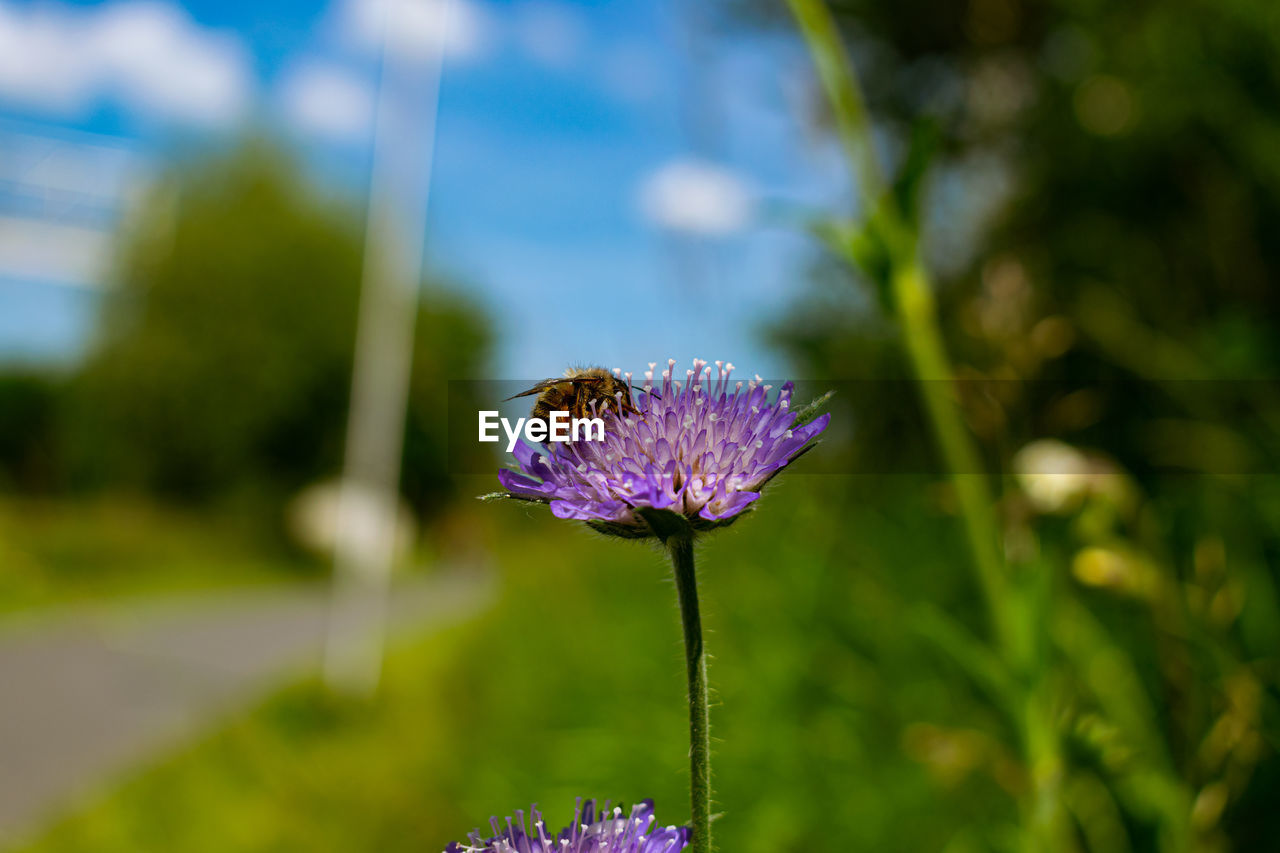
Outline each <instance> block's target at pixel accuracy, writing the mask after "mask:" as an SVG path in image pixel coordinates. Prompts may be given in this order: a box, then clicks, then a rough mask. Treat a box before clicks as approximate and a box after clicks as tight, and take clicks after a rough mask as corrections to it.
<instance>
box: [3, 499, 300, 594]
mask: <svg viewBox="0 0 1280 853" xmlns="http://www.w3.org/2000/svg"><path fill="white" fill-rule="evenodd" d="M322 569H323V563H321V562H319V561H317V560H314V559H309V558H306V557H303V556H301V555H298V554H293V553H290V552H289V551H288V549H287V548H285V547H284V545H283V544H282V545H280V546H279V547H275V548H264V546H263V537H262V536H261V535H260V531H258V530H255V529H250V528H249V527H248V526H247V524H246V523H245V522H244V521H241V520H237V519H236V518H235V517H233V516H230V515H221V516H220V515H215V514H210V513H195V512H192V511H184V510H181V509H175V508H166V507H160V506H157V505H156V504H155V503H154V502H147V501H142V500H135V499H128V498H120V497H113V498H110V499H107V498H103V499H98V500H78V501H52V500H50V501H41V500H34V499H16V498H3V499H0V613H3V612H6V611H8V612H12V611H15V610H25V609H30V608H39V607H44V606H49V605H52V604H63V603H71V602H76V601H89V600H97V599H101V598H104V597H116V596H124V595H134V594H149V593H155V592H181V591H197V590H201V589H208V588H212V587H219V586H228V585H242V584H253V583H268V582H272V581H280V580H282V579H290V578H298V577H307V576H312V577H314V576H316V574H317V573H318V572H319V571H320V570H322Z"/></svg>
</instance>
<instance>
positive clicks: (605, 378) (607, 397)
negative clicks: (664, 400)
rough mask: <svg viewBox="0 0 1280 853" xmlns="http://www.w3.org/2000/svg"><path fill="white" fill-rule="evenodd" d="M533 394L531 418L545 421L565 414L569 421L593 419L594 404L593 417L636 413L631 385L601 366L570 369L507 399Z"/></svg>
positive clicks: (637, 412) (637, 411) (638, 412)
mask: <svg viewBox="0 0 1280 853" xmlns="http://www.w3.org/2000/svg"><path fill="white" fill-rule="evenodd" d="M533 394H537V395H538V401H537V402H536V403H534V404H533V413H532V417H534V418H535V419H538V420H544V421H545V420H548V419H549V418H550V415H551V413H552V412H568V413H569V417H571V418H590V417H593V414H592V412H591V404H592V403H595V415H594V416H601V415H603V414H604V413H605V411H606V410H609V411H617V410H618V409H619V408H621V413H622V414H625V413H628V412H631V413H635V414H637V415H638V414H640V411H639V410H638V409H637V408H636V407H635V405H634V404H632V402H631V386H630V385H628V384H627V383H626V381H624V380H622V379H619V378H618V377H616V376H614V375H613V374H612V373H610V372H609V371H608V370H606V369H605V368H603V367H571V368H569V369H568V370H566V371H565V372H564V376H562V377H560V378H559V379H544V380H542V381H541V382H539V383H538V384H537V385H534V386H533V387H532V388H530V389H529V390H528V391H521V392H520V393H519V394H515V395H513V396H511V397H508V398H507V400H514V399H516V398H517V397H528V396H530V395H533ZM619 394H620V395H621V397H619V396H618V395H619ZM503 402H504V403H505V402H506V400H504V401H503ZM619 403H621V405H620V406H619Z"/></svg>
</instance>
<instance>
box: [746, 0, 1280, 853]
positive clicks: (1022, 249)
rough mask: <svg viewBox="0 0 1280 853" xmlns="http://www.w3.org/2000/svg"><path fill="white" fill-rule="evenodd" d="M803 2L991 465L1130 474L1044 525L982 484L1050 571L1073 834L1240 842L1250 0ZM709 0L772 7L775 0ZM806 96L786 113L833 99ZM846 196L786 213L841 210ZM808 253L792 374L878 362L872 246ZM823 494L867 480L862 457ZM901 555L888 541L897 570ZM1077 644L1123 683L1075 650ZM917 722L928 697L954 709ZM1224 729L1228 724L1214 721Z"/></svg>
mask: <svg viewBox="0 0 1280 853" xmlns="http://www.w3.org/2000/svg"><path fill="white" fill-rule="evenodd" d="M830 5H831V7H832V10H833V12H834V13H835V15H836V17H837V19H838V21H839V23H840V26H841V28H842V33H843V35H844V37H845V39H846V42H847V43H848V45H849V47H850V49H851V52H852V55H853V57H854V61H855V64H856V65H857V69H858V72H859V77H860V80H861V83H862V86H863V88H864V89H865V94H866V100H867V103H868V105H869V111H870V113H871V115H872V116H873V119H874V121H875V124H876V130H877V133H878V135H879V137H880V138H879V140H878V141H880V142H882V143H883V145H882V148H883V151H884V153H886V154H887V158H886V159H887V162H888V163H889V164H890V166H891V169H892V171H893V172H894V174H893V175H891V176H890V177H891V180H892V184H893V188H894V190H896V191H897V194H898V195H899V196H902V195H903V190H904V189H906V190H908V191H913V190H915V189H916V188H920V189H921V192H922V195H921V198H922V201H921V202H920V203H919V204H910V203H904V201H907V202H909V200H905V199H902V198H899V199H898V204H899V206H901V207H903V208H904V209H905V210H906V213H907V214H908V215H915V216H917V217H918V219H919V226H920V231H921V234H922V238H923V253H924V255H925V257H926V258H927V260H928V262H929V266H930V267H931V269H932V271H933V272H934V273H935V279H936V281H937V282H938V283H939V285H940V288H939V293H938V294H937V299H938V305H939V317H940V320H941V323H942V326H943V334H944V336H945V338H946V339H947V348H948V349H949V350H950V351H951V352H952V353H953V354H955V355H956V356H957V359H956V360H957V362H958V363H959V366H958V369H957V371H956V372H957V375H958V376H959V377H961V378H972V379H977V380H982V382H981V383H974V384H970V385H968V386H957V390H958V392H959V394H960V397H961V402H962V404H963V406H964V410H965V415H966V417H967V419H968V424H969V426H970V428H971V429H972V431H973V432H974V434H975V435H976V436H977V437H978V438H979V439H980V440H981V442H982V446H983V449H984V452H985V453H986V454H987V457H988V459H989V461H990V462H991V463H992V469H991V470H992V471H1003V472H1008V471H1009V470H1010V469H1011V468H1012V467H1014V466H1012V465H1011V464H1010V463H1011V462H1012V461H1013V459H1014V457H1015V453H1016V452H1017V451H1018V450H1019V448H1023V447H1026V446H1027V445H1028V442H1030V441H1032V440H1033V439H1038V438H1047V437H1055V438H1060V439H1065V440H1066V442H1068V443H1069V444H1070V445H1085V446H1088V447H1089V448H1093V449H1097V450H1101V451H1103V454H1102V455H1101V456H1100V457H1097V458H1093V457H1083V456H1081V457H1071V456H1070V455H1069V454H1071V453H1075V452H1076V451H1075V450H1074V449H1072V448H1071V447H1069V446H1068V445H1066V444H1061V443H1050V444H1047V445H1042V446H1041V448H1042V449H1044V448H1045V447H1052V448H1056V449H1057V450H1056V451H1055V452H1063V453H1064V454H1065V458H1071V459H1076V460H1084V461H1086V462H1087V464H1090V465H1100V466H1102V468H1103V469H1105V470H1115V471H1120V470H1123V471H1127V472H1130V473H1132V474H1133V475H1134V483H1135V487H1136V493H1137V494H1140V495H1142V497H1141V498H1140V499H1138V503H1136V504H1135V506H1137V507H1139V508H1138V509H1132V508H1131V509H1129V510H1126V511H1123V512H1120V511H1117V510H1115V508H1114V507H1111V508H1108V509H1105V510H1102V509H1100V507H1103V506H1106V505H1107V501H1106V500H1103V499H1102V498H1101V497H1099V496H1094V497H1093V498H1091V499H1090V501H1091V503H1089V504H1088V506H1087V508H1086V509H1083V510H1080V509H1070V508H1067V509H1063V510H1061V511H1058V510H1054V511H1052V512H1050V513H1049V514H1050V515H1052V514H1053V513H1054V512H1060V514H1061V515H1062V516H1064V517H1067V518H1070V519H1071V523H1070V524H1069V525H1063V524H1061V523H1055V522H1054V520H1053V519H1052V518H1047V517H1038V514H1039V513H1043V512H1044V510H1043V508H1041V509H1036V508H1035V507H1034V506H1033V505H1034V504H1035V501H1034V500H1033V499H1031V491H1028V489H1029V486H1028V484H1026V483H1024V484H1022V487H1021V488H1019V486H1018V485H1015V484H1014V483H1012V482H1011V481H1010V479H1009V478H1006V479H1005V480H1004V481H1003V482H1002V486H1003V493H1002V496H1001V501H1000V509H1001V514H1002V522H1003V524H1004V526H1005V531H1004V534H1005V536H1004V543H1003V544H1004V546H1005V550H1006V559H1007V561H1008V562H1009V563H1010V566H1011V567H1012V569H1013V570H1014V571H1020V572H1022V573H1023V574H1024V575H1025V576H1026V577H1032V576H1036V575H1037V574H1038V573H1041V572H1048V571H1053V572H1054V574H1053V575H1052V580H1051V581H1050V583H1051V584H1052V596H1051V597H1050V598H1049V600H1050V601H1051V602H1052V607H1053V616H1052V620H1053V624H1054V627H1053V628H1052V629H1051V630H1050V631H1048V632H1047V634H1046V637H1047V641H1048V642H1049V643H1051V644H1052V647H1053V653H1052V655H1048V654H1047V655H1046V657H1045V658H1044V659H1043V665H1044V667H1045V669H1046V671H1050V670H1051V671H1052V672H1053V673H1054V675H1053V678H1055V679H1059V680H1058V681H1056V682H1055V684H1057V685H1058V690H1059V692H1058V693H1057V694H1056V695H1057V696H1058V698H1059V703H1060V709H1061V710H1060V713H1061V715H1062V716H1061V719H1062V720H1063V721H1064V722H1063V724H1062V725H1063V739H1064V747H1065V749H1066V750H1067V753H1068V755H1069V762H1068V764H1067V769H1068V771H1069V775H1068V776H1067V778H1066V781H1065V788H1064V793H1063V801H1064V802H1065V803H1066V806H1067V808H1068V809H1069V810H1070V811H1071V812H1072V818H1073V820H1074V833H1075V835H1074V836H1073V838H1072V843H1074V844H1076V846H1077V847H1078V848H1079V849H1099V850H1101V849H1117V850H1121V849H1134V850H1149V849H1159V850H1225V849H1234V848H1238V849H1254V848H1255V847H1257V846H1259V845H1263V844H1264V843H1265V841H1264V840H1265V839H1267V838H1274V837H1275V832H1276V830H1275V820H1274V811H1273V810H1271V809H1270V807H1269V806H1268V805H1267V803H1268V802H1269V800H1270V799H1272V798H1273V794H1274V791H1273V787H1274V786H1273V782H1274V779H1275V778H1276V774H1277V772H1280V771H1278V770H1277V765H1278V763H1280V762H1278V761H1277V757H1276V754H1275V751H1274V748H1273V747H1274V744H1275V743H1276V742H1277V728H1276V720H1277V713H1278V712H1277V707H1280V704H1278V703H1277V699H1278V698H1280V678H1277V676H1276V672H1277V669H1276V651H1275V649H1276V645H1275V641H1276V632H1275V630H1273V629H1272V628H1268V627H1266V626H1268V625H1270V626H1274V625H1275V624H1277V622H1278V621H1280V611H1278V610H1277V589H1280V571H1278V569H1277V567H1278V566H1280V560H1277V555H1278V554H1280V512H1277V511H1276V509H1275V507H1276V506H1278V505H1280V503H1278V501H1277V496H1278V495H1280V478H1277V477H1276V476H1275V472H1276V470H1277V469H1276V467H1275V465H1276V461H1277V459H1278V458H1280V394H1277V391H1276V387H1275V385H1274V382H1273V381H1270V377H1272V376H1273V375H1274V373H1275V371H1276V368H1277V365H1278V363H1280V345H1278V344H1277V340H1280V338H1278V336H1277V334H1276V330H1277V316H1280V314H1278V313H1277V309H1280V291H1278V290H1277V289H1276V288H1275V286H1274V282H1275V281H1276V279H1277V277H1278V274H1280V243H1277V241H1276V240H1275V239H1274V238H1273V236H1272V235H1274V234H1275V233H1276V232H1277V229H1280V181H1278V180H1277V175H1280V6H1277V5H1276V4H1275V3H1269V2H1265V0H1227V2H1222V3H1214V4H1208V3H1202V2H1194V0H1186V2H1169V3H1130V4H1105V3H1096V2H1088V0H1056V2H1055V1H1054V0H1047V1H1046V2H1028V0H970V2H967V3H960V4H956V3H945V2H937V0H906V2H901V3H896V4H878V3H874V2H871V1H870V0H832V2H831V3H830ZM729 6H730V7H731V8H733V9H734V10H736V11H737V12H739V13H743V12H745V13H746V14H747V15H748V16H752V17H755V18H757V19H770V20H773V21H774V22H775V23H777V24H778V25H781V26H785V27H787V28H790V27H791V26H792V25H793V24H792V22H791V21H790V20H789V19H788V18H786V17H785V12H784V10H783V8H782V4H763V3H757V2H754V0H744V1H743V2H730V4H729ZM812 102H813V104H814V105H815V109H814V111H813V114H812V118H813V120H814V122H815V123H816V124H818V125H832V124H834V120H833V118H832V117H831V116H830V115H829V114H828V113H827V112H826V110H825V107H823V106H817V105H818V104H821V103H823V101H822V99H821V98H820V97H819V96H818V93H816V92H815V95H814V97H813V98H812ZM922 129H926V130H927V131H928V132H926V133H921V130H922ZM921 140H924V141H925V142H926V143H927V144H926V145H924V146H923V147H922V146H921V145H920V144H919V143H920V142H921ZM865 213H866V212H865V211H859V215H858V216H853V217H852V220H851V221H839V222H823V223H821V226H820V227H819V228H818V229H817V230H818V231H819V233H820V234H821V235H823V236H827V237H830V236H831V233H832V232H833V231H838V230H839V229H845V230H844V231H841V232H840V233H842V234H845V235H851V236H853V237H856V236H857V235H858V234H859V233H866V230H863V231H861V232H860V229H861V228H863V225H864V223H865V220H864V219H861V218H860V217H861V216H863V215H865ZM851 214H852V211H851ZM867 230H869V229H867ZM843 248H844V250H845V251H846V253H847V254H854V253H853V252H851V251H849V250H850V249H851V248H856V247H852V246H851V244H850V243H846V244H845V245H844V247H843ZM815 270H816V274H815V275H814V276H812V280H811V283H810V286H809V289H808V290H807V291H806V292H805V293H804V294H802V295H799V296H798V298H797V300H796V302H795V307H794V310H793V312H792V314H791V316H790V317H789V318H787V320H785V321H784V322H783V323H782V324H780V325H779V326H778V327H777V328H775V329H774V338H775V341H777V342H778V343H780V344H781V345H782V347H783V348H784V349H785V350H787V351H788V352H789V353H790V354H791V355H792V357H793V358H794V359H795V360H796V361H797V362H798V364H799V365H800V368H801V370H802V371H804V372H805V373H806V374H807V375H809V376H813V377H823V376H830V377H834V378H869V379H876V380H881V379H883V378H884V377H886V376H889V377H899V376H903V375H904V374H905V371H904V369H903V360H902V355H901V353H902V341H901V340H899V334H900V333H899V330H898V329H897V328H896V327H895V326H894V325H893V323H892V322H891V321H890V320H889V318H887V317H886V316H885V315H884V313H883V312H881V311H879V310H877V297H878V296H880V293H878V291H877V286H879V285H882V282H879V281H877V280H875V279H876V277H875V275H874V265H863V267H862V269H861V270H860V271H857V272H855V271H854V270H853V267H852V266H847V265H844V264H835V263H833V261H832V259H831V258H829V257H824V258H823V259H821V260H819V261H817V262H816V264H815ZM851 284H853V285H856V287H851V286H850V285H851ZM1241 380H1252V381H1241ZM904 386H905V383H904ZM888 387H890V389H891V390H894V391H895V392H894V393H890V394H884V393H882V392H883V391H884V390H885V388H886V386H885V385H884V384H883V383H879V382H872V383H865V384H864V385H862V386H857V385H855V386H853V387H852V388H850V389H849V390H851V391H852V392H853V393H846V394H843V395H842V396H843V397H844V403H843V405H844V406H845V407H846V408H845V413H846V417H847V418H848V420H850V421H851V422H853V423H855V425H856V426H855V431H856V432H857V433H858V440H857V441H855V442H851V443H849V446H848V449H847V450H844V452H845V453H847V454H848V455H849V456H850V457H851V458H849V459H847V460H845V461H847V462H848V463H849V464H851V465H852V466H854V468H855V470H884V468H885V466H890V467H891V468H892V466H894V465H895V464H897V465H899V466H900V468H899V470H919V463H918V462H916V463H912V460H918V459H920V458H921V457H926V458H927V456H928V454H929V452H930V450H929V449H930V444H931V440H930V438H929V436H928V435H927V434H926V433H924V431H923V430H915V431H908V430H899V429H898V427H899V425H901V424H904V423H910V422H911V421H912V420H913V419H914V420H919V419H920V412H919V409H918V406H917V404H916V401H915V398H914V395H913V394H911V393H909V392H908V391H907V390H906V388H905V387H902V388H898V389H893V386H888ZM860 388H861V390H860ZM899 392H900V393H899ZM895 460H897V461H896V462H895ZM1100 460H1105V461H1100ZM1117 462H1118V466H1117V467H1116V468H1114V469H1110V468H1108V467H1107V466H1111V465H1116V463H1117ZM833 464H839V463H833ZM912 464H915V465H916V466H917V467H914V468H913V467H910V466H911V465H912ZM1081 464H1083V463H1081ZM1171 469H1172V470H1173V471H1176V472H1180V473H1178V474H1177V475H1174V476H1170V474H1169V473H1168V472H1169V471H1170V470H1171ZM1186 471H1192V472H1197V473H1199V474H1201V475H1205V476H1201V477H1187V476H1186V475H1185V473H1182V472H1186ZM1242 473H1248V474H1252V475H1255V476H1249V477H1238V476H1235V475H1239V474H1242ZM1043 474H1044V471H1039V472H1036V471H1032V472H1029V479H1030V481H1031V482H1032V483H1034V482H1035V478H1036V477H1037V476H1040V475H1043ZM1258 475H1262V476H1258ZM1108 476H1110V475H1108ZM1050 480H1052V478H1050ZM1100 482H1115V481H1113V480H1110V479H1107V478H1106V477H1104V478H1103V480H1101V481H1100ZM1041 485H1043V482H1042V483H1041ZM851 492H852V496H851V497H850V498H849V500H850V501H852V502H854V503H857V502H858V501H859V500H862V501H865V500H867V498H866V497H861V498H860V497H859V494H862V495H865V494H868V492H867V490H866V482H865V481H864V480H861V479H859V480H858V481H855V482H854V483H853V486H852V489H851ZM870 494H873V495H874V497H873V498H872V500H878V499H879V497H880V494H881V492H880V491H878V490H877V491H872V492H870ZM942 505H943V506H944V507H945V506H946V501H945V500H944V501H942ZM1226 554H1230V555H1232V556H1231V557H1230V558H1229V559H1228V558H1226V557H1225V556H1224V555H1226ZM931 582H932V580H931V579H930V578H926V577H924V576H922V575H920V574H919V573H916V572H914V571H912V570H911V569H910V568H908V567H903V570H902V579H901V581H900V583H901V584H902V586H903V588H904V589H910V590H912V591H917V590H921V589H931V587H930V584H931ZM1206 583H1208V584H1209V587H1211V588H1212V591H1209V590H1208V589H1207V588H1206V587H1205V586H1204V585H1205V584H1206ZM1126 584H1132V585H1135V588H1138V589H1141V590H1143V592H1141V594H1138V595H1135V593H1134V591H1133V589H1129V591H1128V592H1126V591H1125V585H1126ZM1144 585H1146V586H1144ZM1228 589H1234V590H1235V592H1223V590H1228ZM917 594H918V595H919V593H917ZM1126 596H1128V598H1127V599H1126ZM1142 596H1146V597H1147V600H1146V601H1145V602H1144V606H1143V607H1135V606H1134V598H1142ZM939 598H940V599H941V600H942V603H943V604H944V605H945V606H946V607H947V608H948V609H950V610H955V611H959V612H961V613H965V612H966V611H967V608H966V607H965V606H963V605H964V602H963V600H962V599H961V600H960V601H959V602H957V601H956V600H955V599H952V598H948V597H946V596H940V597H939ZM1118 599H1119V600H1118ZM1205 602H1217V603H1218V605H1219V607H1220V609H1219V610H1218V611H1217V612H1216V613H1215V612H1214V610H1213V607H1212V605H1206V604H1205ZM957 603H959V604H961V606H960V607H956V604H957ZM1080 605H1083V606H1080ZM1102 659H1106V660H1107V661H1109V662H1111V663H1113V664H1117V665H1121V664H1122V665H1123V666H1124V667H1126V668H1127V669H1126V670H1125V672H1124V674H1123V678H1120V677H1119V676H1118V675H1117V674H1116V673H1112V675H1117V677H1115V678H1100V677H1099V675H1098V673H1097V672H1095V671H1091V669H1090V668H1091V667H1096V666H1097V662H1098V661H1100V660H1102ZM1242 685H1244V686H1242ZM1135 688H1138V689H1135ZM948 717H949V715H947V714H940V715H939V718H940V719H939V720H935V721H934V722H939V721H940V722H944V723H953V724H954V723H955V722H957V721H959V720H963V716H962V715H955V716H953V717H951V718H950V719H949V718H948ZM1095 725H1096V726H1101V727H1102V728H1100V729H1097V730H1094V731H1090V727H1092V726H1095ZM1228 725H1236V726H1239V730H1240V731H1241V732H1244V733H1245V734H1242V735H1241V737H1240V739H1238V740H1237V741H1234V743H1235V746H1233V747H1231V748H1225V747H1223V746H1222V744H1221V743H1220V742H1219V741H1220V738H1221V731H1222V729H1223V727H1225V726H1228ZM1104 730H1105V732H1106V733H1107V738H1113V739H1114V743H1113V742H1111V741H1107V742H1106V743H1103V741H1105V740H1106V739H1105V738H1104V739H1101V740H1099V739H1098V731H1104ZM1264 741H1265V742H1268V743H1269V744H1271V746H1270V747H1262V746H1261V745H1260V744H1261V743H1262V742H1264ZM1116 743H1123V744H1125V746H1126V748H1128V749H1132V750H1133V751H1132V753H1131V754H1132V755H1139V756H1142V760H1143V761H1149V762H1151V763H1150V764H1149V765H1148V766H1147V769H1146V770H1145V771H1144V772H1149V776H1148V777H1147V778H1145V779H1140V778H1139V775H1140V774H1138V773H1137V772H1136V771H1135V768H1134V766H1133V765H1129V766H1123V767H1122V766H1120V763H1119V762H1117V760H1116V756H1115V753H1114V752H1110V753H1109V751H1108V750H1111V749H1113V748H1114V744H1116ZM1162 762H1163V763H1162ZM1095 774H1096V775H1095ZM961 820H962V821H963V819H961ZM961 825H963V824H961ZM961 833H962V831H958V832H957V835H956V838H957V839H959V838H960V835H961ZM957 845H959V842H958V841H957Z"/></svg>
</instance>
